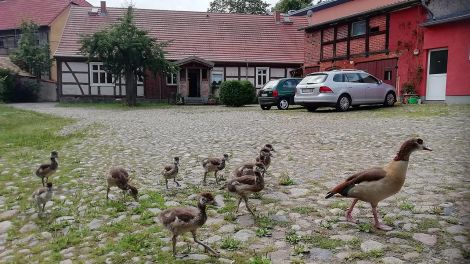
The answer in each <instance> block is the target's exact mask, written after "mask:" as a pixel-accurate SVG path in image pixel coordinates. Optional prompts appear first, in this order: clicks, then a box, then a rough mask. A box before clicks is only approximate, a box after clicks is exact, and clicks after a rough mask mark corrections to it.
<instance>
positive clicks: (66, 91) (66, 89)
mask: <svg viewBox="0 0 470 264" xmlns="http://www.w3.org/2000/svg"><path fill="white" fill-rule="evenodd" d="M82 89H84V90H83V92H84V93H85V94H87V93H88V86H82ZM62 94H63V95H82V92H80V88H79V87H78V85H70V84H64V85H62Z"/></svg>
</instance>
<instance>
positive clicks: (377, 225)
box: [371, 204, 393, 231]
mask: <svg viewBox="0 0 470 264" xmlns="http://www.w3.org/2000/svg"><path fill="white" fill-rule="evenodd" d="M371 205H372V214H373V215H374V226H375V228H377V229H380V230H383V231H390V230H392V229H393V228H392V227H391V226H388V225H385V224H382V223H380V220H379V217H378V216H377V205H374V204H371Z"/></svg>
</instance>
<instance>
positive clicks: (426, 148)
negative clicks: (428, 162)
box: [423, 146, 432, 151]
mask: <svg viewBox="0 0 470 264" xmlns="http://www.w3.org/2000/svg"><path fill="white" fill-rule="evenodd" d="M423 150H429V151H432V149H430V148H428V147H426V146H423Z"/></svg>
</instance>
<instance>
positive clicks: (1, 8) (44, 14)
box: [0, 0, 91, 30]
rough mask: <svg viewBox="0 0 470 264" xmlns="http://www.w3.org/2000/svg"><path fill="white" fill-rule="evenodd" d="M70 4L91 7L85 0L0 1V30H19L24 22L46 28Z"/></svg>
mask: <svg viewBox="0 0 470 264" xmlns="http://www.w3.org/2000/svg"><path fill="white" fill-rule="evenodd" d="M70 4H73V5H78V6H91V4H90V3H88V2H87V1H85V0H3V1H0V30H6V29H15V28H19V26H20V24H21V22H23V21H25V20H33V21H34V22H35V23H36V24H38V25H40V26H47V25H49V24H50V23H51V22H52V21H53V20H54V19H55V18H56V17H57V16H58V15H59V14H60V13H61V12H62V11H63V10H64V9H65V8H66V7H67V6H69V5H70Z"/></svg>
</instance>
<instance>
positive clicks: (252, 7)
mask: <svg viewBox="0 0 470 264" xmlns="http://www.w3.org/2000/svg"><path fill="white" fill-rule="evenodd" d="M268 7H269V4H268V3H266V2H265V1H263V0H213V1H212V2H211V3H210V6H209V9H207V12H214V13H239V14H254V15H266V14H268Z"/></svg>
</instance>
